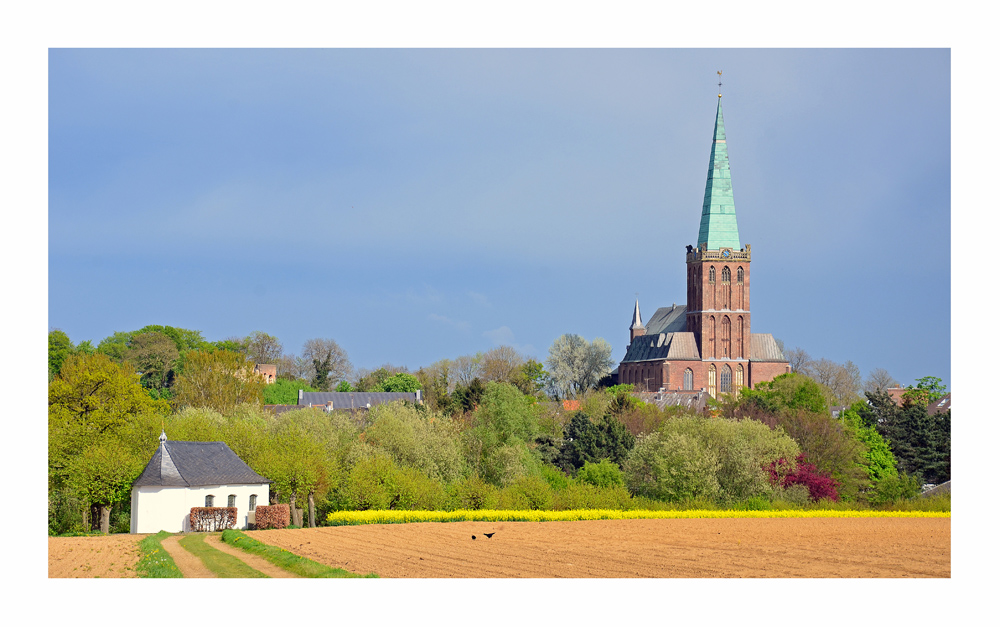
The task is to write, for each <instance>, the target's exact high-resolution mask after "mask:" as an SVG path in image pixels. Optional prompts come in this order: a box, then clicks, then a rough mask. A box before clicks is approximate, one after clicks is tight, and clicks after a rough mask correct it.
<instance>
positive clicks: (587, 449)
mask: <svg viewBox="0 0 1000 627" xmlns="http://www.w3.org/2000/svg"><path fill="white" fill-rule="evenodd" d="M634 446H635V436H634V435H632V434H631V433H629V430H628V429H627V428H626V427H625V425H624V424H622V423H621V421H620V420H618V419H617V418H615V417H614V416H610V415H604V416H602V417H600V418H599V419H597V420H596V421H591V420H590V418H588V417H587V415H586V414H585V413H583V412H576V413H574V414H573V417H572V418H571V419H570V422H569V425H567V426H566V429H565V431H564V433H563V446H562V448H561V449H560V452H559V465H560V466H562V467H563V468H564V469H565V470H573V471H575V470H576V469H578V468H581V467H582V466H583V465H584V464H585V463H587V462H590V463H598V462H600V461H601V460H602V459H608V460H611V461H612V462H614V463H615V464H618V465H621V464H622V463H623V462H624V461H625V460H626V459H627V458H628V454H629V453H630V452H631V450H632V448H633V447H634Z"/></svg>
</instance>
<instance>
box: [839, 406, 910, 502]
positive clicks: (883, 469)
mask: <svg viewBox="0 0 1000 627" xmlns="http://www.w3.org/2000/svg"><path fill="white" fill-rule="evenodd" d="M864 404H865V403H864V401H858V402H856V403H855V404H854V405H852V406H851V408H850V409H847V410H844V411H843V412H841V414H840V421H841V422H842V423H843V425H844V428H845V430H847V431H848V432H849V433H850V434H852V435H853V436H854V437H855V438H856V439H857V440H858V441H859V442H861V443H862V444H864V447H865V452H864V462H863V463H862V464H861V467H862V468H864V470H865V472H866V473H867V475H868V481H869V483H870V486H871V488H870V489H869V492H870V491H871V490H872V489H874V490H876V491H877V489H878V485H879V484H880V483H881V482H883V481H886V480H896V479H898V478H899V473H898V471H897V470H896V464H897V462H896V456H895V455H893V454H892V449H891V448H890V447H889V443H888V442H886V441H885V438H883V437H882V435H881V434H879V432H878V430H877V429H875V427H873V426H869V425H867V424H865V422H864V420H862V418H861V415H860V413H859V409H860V408H861V406H863V405H864Z"/></svg>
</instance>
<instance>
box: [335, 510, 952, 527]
mask: <svg viewBox="0 0 1000 627" xmlns="http://www.w3.org/2000/svg"><path fill="white" fill-rule="evenodd" d="M667 518H951V512H921V511H910V512H898V511H874V510H857V511H852V510H763V511H760V510H626V511H623V510H605V509H578V510H562V511H544V510H485V509H482V510H455V511H451V512H429V511H403V510H366V511H345V512H330V514H329V515H328V516H327V522H328V523H330V524H331V525H335V526H336V525H365V524H390V523H410V522H461V521H483V522H546V521H565V520H645V519H667Z"/></svg>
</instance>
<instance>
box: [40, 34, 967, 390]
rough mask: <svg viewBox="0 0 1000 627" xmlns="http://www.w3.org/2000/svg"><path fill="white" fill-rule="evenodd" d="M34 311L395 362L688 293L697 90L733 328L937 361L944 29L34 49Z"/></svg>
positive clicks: (552, 334)
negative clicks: (882, 35) (338, 45)
mask: <svg viewBox="0 0 1000 627" xmlns="http://www.w3.org/2000/svg"><path fill="white" fill-rule="evenodd" d="M48 62H49V68H48V69H49V73H48V104H49V114H48V123H49V125H48V132H49V135H48V158H49V161H48V163H49V179H48V193H49V207H48V208H49V212H48V262H49V267H48V271H49V272H48V324H49V326H50V328H60V329H63V330H64V331H66V332H67V333H68V334H69V335H70V338H71V339H72V340H73V341H74V342H79V341H81V340H87V339H89V340H92V341H93V342H94V343H95V344H96V343H97V342H98V341H99V340H101V339H102V338H103V337H106V336H108V335H110V334H111V333H113V332H115V331H127V330H133V329H137V328H140V327H142V326H144V325H147V324H167V325H173V326H179V327H184V328H190V329H197V330H200V331H202V333H203V335H204V336H205V338H206V339H209V340H218V339H223V338H226V337H230V336H237V335H246V334H248V333H250V332H251V331H254V330H262V331H266V332H267V333H270V334H272V335H275V336H277V337H278V338H279V339H280V340H281V341H282V343H283V344H284V346H285V349H286V351H287V352H292V353H298V352H299V351H300V350H301V347H302V344H303V342H304V341H305V340H307V339H310V338H314V337H329V338H333V339H336V340H337V341H338V342H339V343H340V344H341V345H342V346H343V347H344V348H345V349H346V350H347V352H348V355H349V357H350V359H351V361H352V363H353V364H354V365H355V366H357V367H365V368H374V367H377V366H379V365H381V364H383V363H386V362H390V363H393V364H396V365H401V366H407V367H409V368H411V369H416V368H418V367H420V366H423V365H429V364H430V363H432V362H434V361H437V360H439V359H443V358H454V357H457V356H459V355H463V354H470V353H475V352H477V351H484V350H487V349H489V348H490V347H492V346H495V345H498V344H509V345H512V346H514V347H516V348H518V349H520V350H521V351H523V352H524V353H526V354H527V355H529V356H533V357H535V358H537V359H540V360H544V359H545V358H546V356H547V353H548V347H549V346H550V345H551V343H552V342H553V340H555V339H556V338H557V337H558V336H559V335H561V334H563V333H576V334H579V335H582V336H584V337H585V338H587V339H588V340H592V339H594V338H595V337H603V338H604V339H606V340H608V341H609V342H610V343H611V345H612V347H613V357H614V358H615V359H616V360H617V359H620V358H621V357H622V356H623V355H624V352H625V347H626V344H627V340H628V325H629V323H630V319H631V311H632V306H633V302H634V299H635V294H636V293H638V294H639V301H640V306H641V308H642V311H643V313H644V315H645V316H646V317H648V316H650V315H651V314H652V313H653V311H655V309H656V308H657V307H660V306H669V305H671V304H672V303H675V302H676V303H678V304H680V303H683V302H684V298H685V284H684V281H685V274H684V272H685V268H684V247H685V246H686V245H687V244H695V243H696V242H695V239H696V237H697V234H698V225H699V218H700V212H701V203H702V196H703V194H704V187H705V176H706V172H707V166H708V159H709V150H710V142H711V137H712V128H713V123H714V115H715V106H716V101H717V97H716V94H717V86H716V83H717V82H718V81H717V75H716V71H717V70H722V71H723V77H722V82H723V87H722V92H723V109H724V114H725V120H726V131H727V138H728V145H729V155H730V162H731V167H732V179H733V186H734V195H735V200H736V211H737V217H738V220H739V227H740V238H741V241H742V242H743V243H744V244H746V243H749V244H751V246H752V247H753V254H754V257H753V266H752V274H751V277H752V292H751V311H752V312H753V330H754V331H755V332H769V333H772V334H774V336H775V337H777V338H779V339H780V340H782V341H783V342H784V344H785V346H786V348H792V347H801V348H803V349H805V350H806V351H808V352H809V353H810V355H812V356H813V357H814V358H820V357H825V358H828V359H832V360H834V361H837V362H844V361H846V360H851V361H853V362H854V363H855V364H857V365H858V367H859V368H860V369H861V372H862V375H867V374H868V372H869V371H870V370H871V369H873V368H878V367H881V368H885V369H887V370H888V371H889V372H890V373H891V374H892V375H893V376H895V377H896V378H897V379H898V380H900V381H901V382H902V383H904V384H907V383H912V382H913V381H914V380H915V379H916V378H918V377H921V376H925V375H934V376H939V377H942V378H943V379H944V380H945V381H946V382H950V378H951V364H950V351H951V343H950V327H951V318H950V305H951V303H950V298H949V294H950V288H951V278H950V277H951V266H950V257H951V246H950V240H951V204H950V203H951V201H950V196H951V183H950V177H951V172H950V169H951V129H950V126H951V109H950V107H951V104H950V103H951V85H950V84H951V69H950V66H951V57H950V52H949V51H948V50H947V49H943V48H939V49H828V50H822V49H809V50H805V49H725V50H713V49H312V50H311V49H285V50H274V49H269V50H261V49H258V50H255V49H249V50H247V49H239V50H237V49H179V50H177V49H160V50H152V49H138V50H137V49H52V50H51V51H50V52H49V55H48Z"/></svg>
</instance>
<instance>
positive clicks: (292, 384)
mask: <svg viewBox="0 0 1000 627" xmlns="http://www.w3.org/2000/svg"><path fill="white" fill-rule="evenodd" d="M299 390H302V391H304V392H319V391H320V390H317V389H316V388H314V387H313V386H311V385H309V384H308V383H307V382H305V381H303V380H302V379H295V380H288V379H277V380H276V381H275V382H274V383H270V384H268V385H266V386H264V393H263V394H264V404H265V405H297V404H298V402H299ZM338 391H339V390H338Z"/></svg>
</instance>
